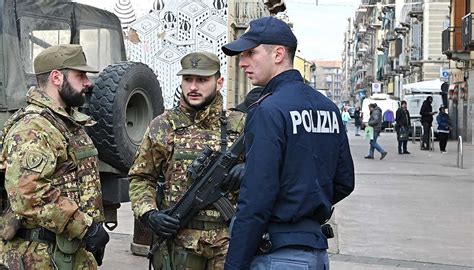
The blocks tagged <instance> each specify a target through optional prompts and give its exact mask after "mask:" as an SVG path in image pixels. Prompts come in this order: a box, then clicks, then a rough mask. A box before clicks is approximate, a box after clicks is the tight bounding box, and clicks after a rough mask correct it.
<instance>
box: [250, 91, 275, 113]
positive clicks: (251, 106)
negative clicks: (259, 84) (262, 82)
mask: <svg viewBox="0 0 474 270" xmlns="http://www.w3.org/2000/svg"><path fill="white" fill-rule="evenodd" d="M271 94H272V93H271V92H270V93H267V94H265V95H263V96H261V97H260V98H259V99H258V100H257V101H255V102H254V103H252V104H250V106H249V107H248V110H250V109H251V108H253V107H256V106H258V105H259V104H260V103H261V102H262V101H263V100H264V99H266V98H267V97H269V96H271Z"/></svg>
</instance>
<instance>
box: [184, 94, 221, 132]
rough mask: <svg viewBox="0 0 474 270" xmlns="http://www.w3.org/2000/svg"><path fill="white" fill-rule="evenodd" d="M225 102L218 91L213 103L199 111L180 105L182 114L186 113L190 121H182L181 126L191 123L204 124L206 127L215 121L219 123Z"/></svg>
mask: <svg viewBox="0 0 474 270" xmlns="http://www.w3.org/2000/svg"><path fill="white" fill-rule="evenodd" d="M223 103H224V101H223V98H222V95H221V94H220V93H218V94H217V95H216V98H215V99H214V100H213V101H212V102H211V104H209V105H208V106H207V107H205V108H204V109H202V110H199V111H195V110H192V109H189V108H186V107H184V106H183V105H180V106H179V107H178V110H179V111H180V112H181V113H182V114H184V115H186V118H187V119H188V121H189V123H181V124H180V125H179V126H181V127H184V126H188V125H191V124H202V125H204V126H205V127H210V126H211V125H213V124H214V123H219V122H218V120H219V117H220V116H221V111H222V110H223ZM186 122H187V121H186Z"/></svg>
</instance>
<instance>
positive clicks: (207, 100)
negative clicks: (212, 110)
mask: <svg viewBox="0 0 474 270" xmlns="http://www.w3.org/2000/svg"><path fill="white" fill-rule="evenodd" d="M216 96H217V87H216V88H215V89H214V91H212V93H211V94H210V95H209V96H207V97H205V98H204V99H203V101H202V102H201V103H199V104H191V103H190V102H189V99H188V97H187V96H185V95H184V92H181V98H182V99H183V101H184V103H186V105H187V106H188V107H189V108H191V109H193V110H196V111H200V110H202V109H204V108H206V107H207V106H209V104H211V103H212V101H214V99H215V98H216Z"/></svg>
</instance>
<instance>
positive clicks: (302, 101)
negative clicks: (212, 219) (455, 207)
mask: <svg viewBox="0 0 474 270" xmlns="http://www.w3.org/2000/svg"><path fill="white" fill-rule="evenodd" d="M296 47H297V40H296V37H295V36H294V35H293V33H292V31H291V29H290V28H289V27H288V25H286V24H285V23H284V22H283V21H281V20H278V19H276V18H274V17H263V18H259V19H256V20H254V21H252V22H250V27H249V29H247V31H246V32H245V33H244V34H243V35H242V36H241V37H240V38H238V39H237V40H236V41H234V42H231V43H229V44H226V45H224V46H223V47H222V50H223V51H224V53H225V54H227V55H230V56H232V55H237V54H240V62H239V65H240V67H241V68H242V69H243V70H244V72H245V73H246V75H247V77H248V78H249V79H250V81H251V82H252V84H253V85H256V86H264V87H265V89H264V90H263V92H262V95H263V96H262V97H261V98H260V100H259V101H258V102H256V103H254V105H253V106H251V107H250V108H249V114H248V116H247V120H246V125H245V142H246V170H245V174H244V178H243V180H242V184H241V187H240V195H239V200H238V206H237V214H236V218H235V221H234V223H233V228H232V233H231V241H230V246H229V252H228V254H227V258H226V263H225V269H229V270H230V269H249V268H250V269H296V268H295V267H297V266H299V267H300V268H305V269H327V268H325V267H328V266H329V264H328V255H327V252H326V249H327V248H328V244H327V239H326V237H325V236H324V235H323V233H322V232H321V228H320V225H321V224H322V223H324V222H325V221H326V220H327V219H328V218H329V217H330V214H331V207H332V206H333V205H334V204H335V203H337V202H339V201H340V200H342V199H344V198H345V197H346V196H348V195H349V194H350V193H351V192H352V190H353V189H354V166H353V162H352V157H351V153H350V149H349V144H348V139H347V135H346V132H345V130H344V126H343V125H342V120H341V115H340V113H339V110H338V108H337V106H336V105H335V104H334V103H333V102H332V101H331V100H329V99H327V98H326V97H324V96H323V95H321V94H320V93H319V92H318V91H315V90H314V89H313V88H311V87H309V86H308V85H306V84H305V83H304V81H303V78H302V77H301V75H300V73H299V72H298V71H297V70H294V69H293V58H294V55H295V51H296ZM264 234H265V238H266V239H269V241H263V242H261V239H262V236H263V235H264ZM267 236H268V237H267ZM260 242H261V243H262V244H263V243H265V245H260V247H261V249H259V244H260ZM308 267H309V268H308Z"/></svg>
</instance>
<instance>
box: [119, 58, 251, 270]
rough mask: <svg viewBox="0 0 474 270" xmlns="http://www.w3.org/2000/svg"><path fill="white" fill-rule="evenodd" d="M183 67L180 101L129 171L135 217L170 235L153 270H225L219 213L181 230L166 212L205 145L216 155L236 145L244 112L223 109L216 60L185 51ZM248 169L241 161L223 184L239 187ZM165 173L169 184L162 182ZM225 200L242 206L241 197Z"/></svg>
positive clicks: (203, 215) (154, 124)
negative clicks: (239, 203) (237, 201)
mask: <svg viewBox="0 0 474 270" xmlns="http://www.w3.org/2000/svg"><path fill="white" fill-rule="evenodd" d="M181 68H182V69H181V70H180V71H179V72H178V73H177V75H179V76H182V79H181V88H182V89H183V92H182V96H181V100H180V104H179V106H177V107H175V108H172V109H170V110H166V111H165V112H164V113H163V114H161V115H159V116H158V117H156V118H155V119H153V120H152V121H151V123H150V125H149V127H148V130H147V131H146V132H145V135H144V137H143V141H142V143H141V145H140V147H139V149H138V153H137V156H136V158H135V161H134V163H133V165H132V167H131V168H130V171H129V174H128V176H129V179H130V191H129V194H130V201H131V202H132V210H133V212H134V214H135V217H136V218H137V219H139V220H141V221H142V222H143V223H144V224H146V225H148V226H149V227H150V228H151V230H152V231H153V232H154V233H155V234H156V235H159V236H162V237H166V238H168V241H167V243H166V244H165V245H162V246H161V248H160V249H158V250H157V251H156V252H155V253H154V254H153V259H152V261H151V262H152V264H153V267H154V269H208V270H211V269H212V270H222V269H223V268H224V260H225V255H226V253H227V248H228V245H229V232H228V227H227V224H226V222H225V221H224V220H223V218H222V215H221V213H220V212H219V211H218V209H216V207H214V206H212V205H209V206H208V207H206V208H205V209H203V210H200V211H198V213H197V214H196V215H195V216H194V217H192V218H191V220H190V221H189V222H188V224H187V225H186V226H185V227H184V228H181V229H180V220H178V219H177V218H175V217H172V216H170V215H168V211H167V210H169V209H170V208H172V207H173V206H175V205H176V203H177V202H178V201H179V200H180V199H181V198H182V196H183V195H184V194H185V192H186V191H187V190H188V189H189V187H190V186H191V184H192V182H190V181H189V180H188V178H187V168H188V167H189V166H190V165H191V163H192V162H193V160H195V158H196V157H197V155H198V154H199V153H200V152H201V151H202V150H203V149H204V148H205V146H209V147H211V149H212V150H215V151H219V150H221V151H224V149H225V148H226V147H230V146H231V145H232V143H233V142H234V141H235V140H236V139H237V138H238V136H239V134H240V133H241V132H243V127H244V123H245V114H244V113H242V112H240V111H237V110H232V111H230V110H229V111H225V110H224V109H223V98H222V95H221V94H220V90H221V89H222V86H223V85H224V78H223V77H221V73H220V61H219V58H218V57H217V55H215V54H213V53H209V52H193V53H190V54H187V55H186V56H184V57H183V58H182V59H181ZM244 169H245V167H244V164H243V163H242V164H238V165H236V166H234V168H233V169H232V170H231V171H230V173H229V176H228V178H227V180H226V182H228V183H226V184H225V185H227V186H235V187H237V188H238V187H239V185H240V178H241V175H242V174H243V171H244ZM161 175H163V176H164V179H163V180H160V182H158V179H160V178H161V177H160V176H161ZM231 182H232V183H231ZM157 193H158V194H160V196H159V197H157ZM227 196H228V198H229V199H230V200H231V202H232V203H234V204H235V203H236V198H237V194H236V193H235V192H232V193H230V194H229V195H227Z"/></svg>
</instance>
